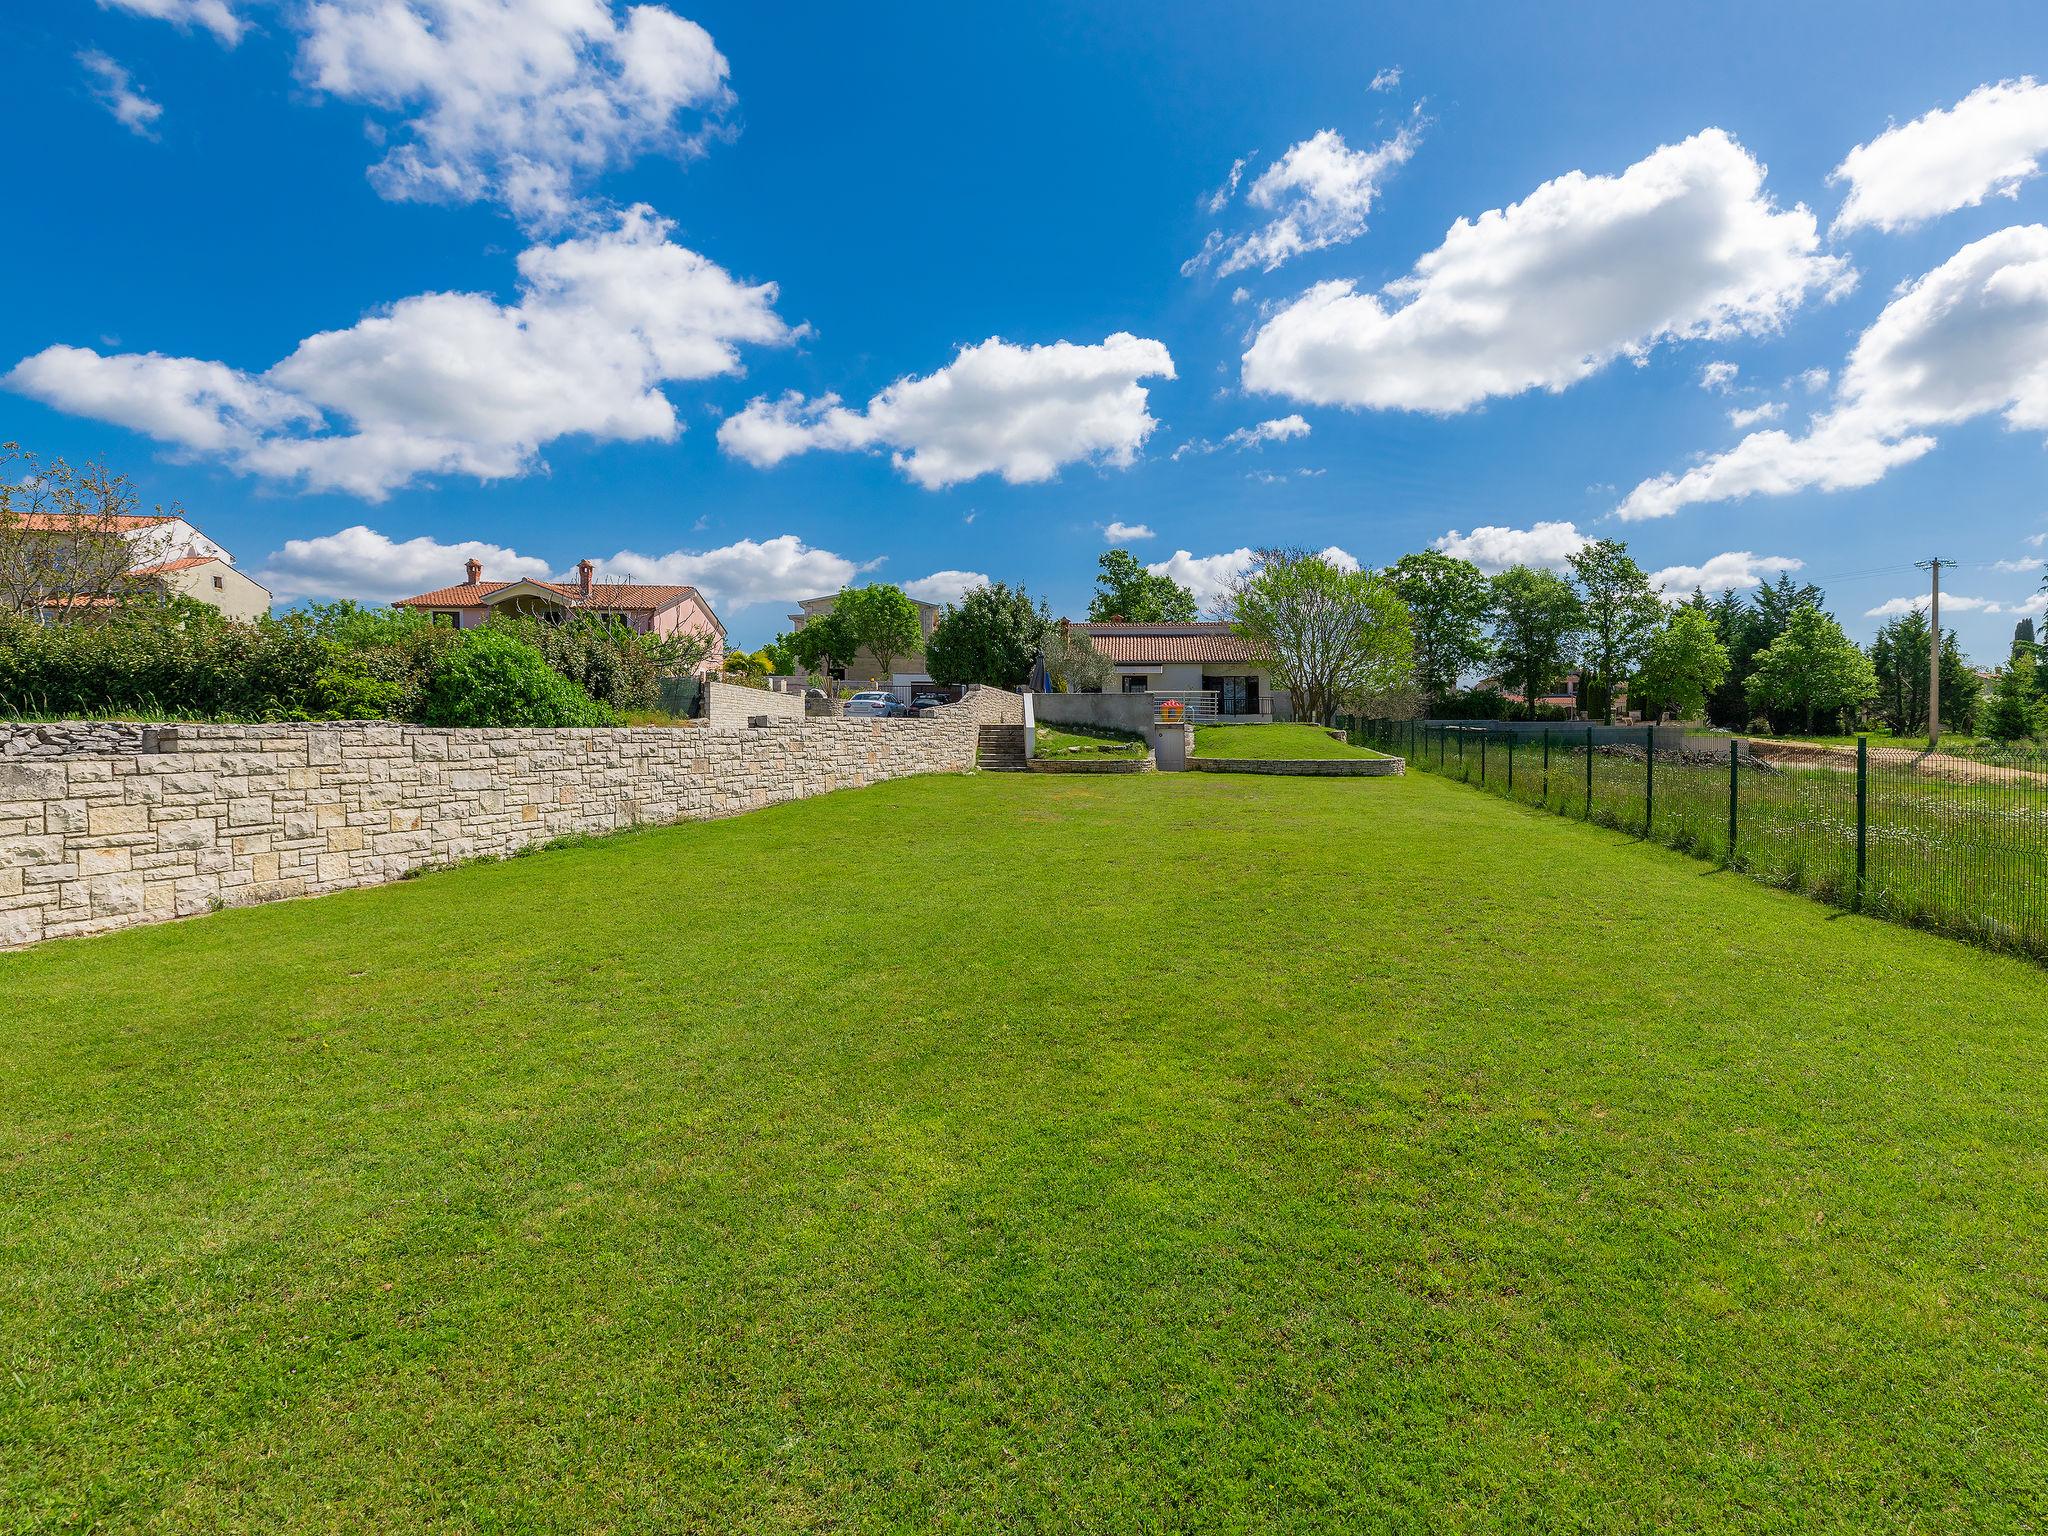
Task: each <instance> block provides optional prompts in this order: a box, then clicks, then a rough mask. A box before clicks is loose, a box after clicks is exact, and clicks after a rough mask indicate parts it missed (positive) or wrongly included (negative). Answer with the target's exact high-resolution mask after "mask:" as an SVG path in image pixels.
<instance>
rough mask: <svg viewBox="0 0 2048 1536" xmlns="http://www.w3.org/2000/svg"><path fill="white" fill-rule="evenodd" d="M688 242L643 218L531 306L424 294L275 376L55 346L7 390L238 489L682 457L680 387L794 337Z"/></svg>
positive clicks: (529, 281) (569, 244)
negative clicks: (196, 466) (200, 460)
mask: <svg viewBox="0 0 2048 1536" xmlns="http://www.w3.org/2000/svg"><path fill="white" fill-rule="evenodd" d="M669 229H670V226H669V224H668V223H667V222H666V221H664V220H661V219H659V218H657V217H655V216H654V214H653V212H652V211H651V210H649V209H647V208H645V207H635V208H632V209H629V210H627V211H626V212H625V213H624V214H623V215H621V216H620V218H619V220H618V222H617V224H616V225H615V226H614V227H613V228H611V229H608V230H606V231H603V232H601V233H597V234H592V235H588V236H584V237H580V238H577V239H571V240H565V241H563V242H561V243H560V244H557V245H537V246H533V247H530V248H529V249H527V250H526V251H524V252H522V253H521V254H520V256H519V260H518V267H519V276H520V296H519V300H518V302H517V303H515V304H510V305H505V304H500V303H499V302H497V301H496V300H495V299H492V298H490V297H489V296H488V295H485V294H478V293H429V294H421V295H418V296H416V297H413V298H409V299H403V300H401V301H400V302H398V303H397V304H394V305H392V306H391V307H390V308H389V309H386V310H383V311H381V312H379V313H376V314H373V315H369V316H366V317H365V318H364V319H362V320H360V321H358V322H357V323H356V324H355V325H352V326H349V327H348V328H346V329H344V330H338V331H324V332H322V333H320V334H319V335H316V336H310V337H308V338H307V339H306V340H304V341H302V342H301V343H299V346H298V348H297V350H295V351H294V352H293V353H292V355H291V356H290V357H287V358H286V359H284V361H282V362H280V363H278V364H277V365H275V366H274V367H272V368H270V369H269V370H268V371H266V372H264V373H261V374H251V373H245V372H242V371H241V370H238V369H235V368H232V367H229V366H228V365H226V364H223V363H217V362H207V361H203V360H200V359H195V358H177V357H165V356H161V355H159V354H156V353H144V354H132V353H131V354H118V355H114V356H103V355H101V354H100V353H98V352H95V351H93V350H92V349H90V348H85V347H70V346H55V347H50V348H48V349H46V350H45V351H43V352H39V353H37V354H36V355H35V356H33V357H29V358H26V359H24V360H23V361H22V362H20V363H19V364H17V365H16V366H15V368H14V369H13V370H12V371H11V372H10V373H8V374H7V375H6V376H5V377H4V379H0V383H4V384H5V385H6V386H7V387H8V388H10V389H13V390H15V391H17V392H18V393H21V394H25V395H29V396H31V397H33V398H35V399H38V400H41V401H43V402H44V403H45V404H48V405H52V406H55V407H57V408H58V409H60V410H65V411H69V412H71V413H72V414H74V415H80V416H90V417H93V418H95V419H97V420H101V421H110V422H114V423H116V424H118V425H121V426H126V427H132V428H134V429H135V430H137V431H140V432H146V433H148V434H149V435H150V436H152V437H155V438H157V439H158V440H159V441H162V442H167V443H171V444H174V445H176V446H178V447H180V448H184V449H189V450H192V451H195V452H201V453H213V454H218V455H220V456H222V457H223V458H224V459H225V460H226V461H227V462H228V463H229V464H230V465H231V466H232V467H234V468H235V469H237V470H241V471H244V472H248V473H253V474H258V475H263V476H266V477H269V478H272V479H277V480H282V481H288V482H294V483H297V484H299V485H302V486H304V487H306V488H308V489H313V490H342V491H347V492H350V493H352V494H355V495H358V496H362V497H365V498H367V499H370V500H380V499H382V498H383V497H384V496H386V495H388V494H389V493H390V492H391V491H393V490H395V489H397V488H398V487H400V486H403V485H405V484H407V483H409V482H410V481H412V480H414V479H416V478H418V477H420V476H422V475H428V474H437V473H439V474H462V475H469V476H473V477H474V478H476V479H479V480H501V479H506V478H509V477H512V476H516V475H521V474H525V473H527V472H529V471H531V470H533V469H534V468H536V467H538V465H539V463H540V460H539V453H540V449H541V447H542V445H544V444H546V443H548V442H550V441H552V440H554V439H556V438H559V437H563V436H567V435H569V434H571V433H583V434H587V435H589V436H591V437H594V438H598V439H605V440H625V441H641V442H646V441H654V442H667V441H671V440H673V439H674V438H675V437H676V435H677V434H678V433H680V432H681V431H682V423H681V422H680V421H679V420H678V419H677V416H676V412H675V407H674V406H673V405H672V404H671V402H670V401H669V399H668V397H667V396H666V395H664V394H663V393H662V391H661V388H660V386H661V385H662V384H663V383H666V382H671V381H679V380H690V379H703V378H709V377H712V376H714V375H717V374H724V373H735V372H738V371H739V356H738V350H737V349H738V347H739V345H740V344H741V343H754V344H757V345H769V346H772V345H777V344H782V343H786V342H788V341H789V340H790V339H791V338H792V336H793V334H794V333H793V332H792V331H791V330H790V329H789V327H787V326H786V325H784V324H783V322H782V320H781V319H780V318H779V317H778V316H777V315H776V313H775V310H774V302H775V286H774V284H772V283H764V284H760V285H758V286H750V285H747V284H744V283H741V282H739V281H738V280H737V279H735V278H734V277H733V276H732V275H731V274H730V273H728V272H727V271H725V269H724V268H722V267H720V266H718V265H717V263H715V262H713V261H710V260H708V259H707V258H705V257H703V256H700V255H698V254H697V253H696V252H694V251H691V250H687V249H685V248H684V247H682V246H679V245H676V244H674V243H672V242H671V241H670V240H669V239H668V238H667V237H668V232H669ZM336 422H346V423H347V424H348V425H347V429H346V430H337V429H336V428H335V425H334V424H335V423H336Z"/></svg>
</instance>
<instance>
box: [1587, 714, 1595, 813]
mask: <svg viewBox="0 0 2048 1536" xmlns="http://www.w3.org/2000/svg"><path fill="white" fill-rule="evenodd" d="M1592 819H1593V727H1591V726H1590V725H1589V726H1587V727H1586V820H1588V821H1591V820H1592Z"/></svg>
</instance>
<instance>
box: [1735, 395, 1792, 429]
mask: <svg viewBox="0 0 2048 1536" xmlns="http://www.w3.org/2000/svg"><path fill="white" fill-rule="evenodd" d="M1784 414H1785V402H1784V401H1782V400H1767V401H1765V402H1764V403H1763V404H1762V405H1752V406H1747V407H1743V406H1738V407H1736V408H1735V409H1734V410H1732V411H1730V412H1729V413H1728V424H1729V425H1730V426H1731V427H1734V428H1735V429H1736V430H1737V431H1746V430H1748V429H1749V428H1750V427H1753V426H1756V425H1757V424H1758V423H1759V422H1765V421H1776V420H1777V419H1778V418H1779V417H1780V416H1782V415H1784Z"/></svg>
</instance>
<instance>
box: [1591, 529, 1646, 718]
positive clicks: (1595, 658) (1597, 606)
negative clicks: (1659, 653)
mask: <svg viewBox="0 0 2048 1536" xmlns="http://www.w3.org/2000/svg"><path fill="white" fill-rule="evenodd" d="M1571 567H1572V575H1573V576H1574V577H1575V578H1576V579H1577V581H1578V584H1579V603H1580V606H1581V607H1582V608H1583V609H1584V611H1585V630H1586V640H1585V662H1586V671H1587V673H1588V678H1587V686H1586V687H1585V688H1583V689H1582V690H1581V692H1580V698H1581V701H1582V702H1584V701H1588V700H1590V699H1592V698H1593V697H1594V696H1595V690H1597V696H1598V698H1599V701H1600V706H1599V707H1600V715H1601V718H1602V719H1603V720H1605V721H1606V723H1607V724H1609V725H1612V724H1614V695H1615V694H1616V693H1617V692H1618V691H1619V690H1620V689H1621V687H1622V685H1623V684H1625V683H1626V682H1627V681H1628V676H1629V674H1630V673H1631V672H1633V671H1634V670H1635V667H1636V663H1637V662H1639V661H1641V660H1642V657H1643V652H1644V651H1645V650H1646V649H1647V648H1648V647H1649V644H1650V637H1651V636H1652V635H1654V634H1656V633H1657V627H1658V625H1659V624H1660V623H1661V622H1662V620H1663V618H1664V605H1663V604H1662V603H1661V602H1659V601H1658V599H1657V591H1656V588H1654V587H1652V586H1651V585H1650V578H1649V577H1648V576H1646V575H1644V574H1643V568H1642V567H1641V566H1639V565H1637V564H1636V563H1635V561H1634V560H1632V559H1630V558H1629V553H1628V546H1627V545H1626V544H1623V543H1621V542H1620V541H1619V540H1617V539H1598V540H1595V541H1594V542H1593V543H1591V544H1588V545H1586V546H1585V547H1584V548H1583V549H1581V550H1580V551H1579V552H1578V553H1577V554H1575V555H1573V556H1572V557H1571ZM1588 707H1590V705H1589V706H1588Z"/></svg>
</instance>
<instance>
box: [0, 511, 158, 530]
mask: <svg viewBox="0 0 2048 1536" xmlns="http://www.w3.org/2000/svg"><path fill="white" fill-rule="evenodd" d="M12 521H13V524H14V526H15V527H17V528H29V529H34V530H36V531H38V532H44V533H49V532H55V531H57V530H59V529H63V528H108V529H111V530H113V531H114V532H117V533H127V532H132V531H133V530H135V529H137V528H157V527H161V526H162V525H163V524H165V523H174V522H176V521H177V519H176V518H175V517H151V516H149V515H147V514H145V513H139V512H110V513H107V514H106V515H104V516H101V515H99V514H97V513H87V512H18V513H16V514H15V515H14V518H13V519H12Z"/></svg>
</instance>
